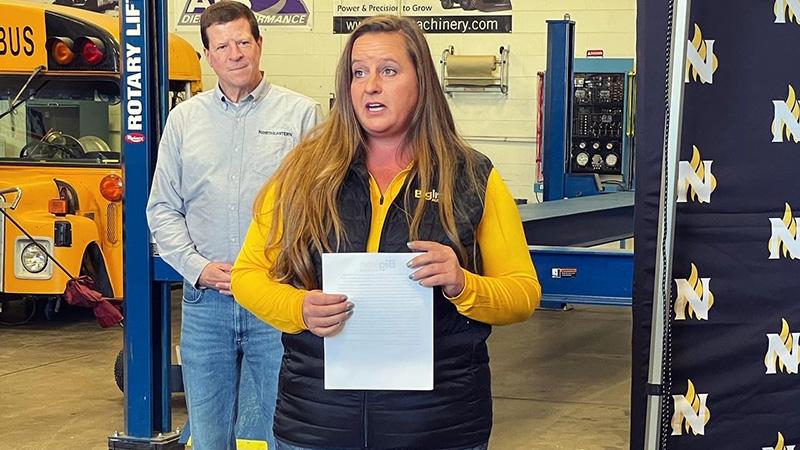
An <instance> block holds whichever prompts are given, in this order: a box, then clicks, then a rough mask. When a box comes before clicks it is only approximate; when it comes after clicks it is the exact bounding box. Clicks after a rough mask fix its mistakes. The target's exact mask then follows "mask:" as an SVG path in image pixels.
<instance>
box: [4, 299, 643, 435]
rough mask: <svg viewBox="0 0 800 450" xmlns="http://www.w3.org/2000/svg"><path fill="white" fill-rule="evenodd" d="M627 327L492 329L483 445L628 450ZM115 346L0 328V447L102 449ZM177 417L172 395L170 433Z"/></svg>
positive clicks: (558, 314) (75, 331) (86, 317)
mask: <svg viewBox="0 0 800 450" xmlns="http://www.w3.org/2000/svg"><path fill="white" fill-rule="evenodd" d="M176 294H177V293H176ZM173 303H174V305H175V306H176V308H174V309H175V310H176V311H175V314H174V320H173V323H174V328H173V329H174V330H178V329H179V328H178V321H179V317H180V315H179V312H178V311H177V309H178V306H179V305H180V299H179V297H178V298H175V299H174V300H173ZM630 330H631V321H630V309H628V308H618V307H605V308H604V307H579V308H576V309H575V310H572V311H537V312H536V314H534V317H533V318H532V319H531V320H529V321H528V322H526V323H524V324H518V325H512V326H509V327H502V328H495V331H494V334H493V335H492V338H491V340H490V351H491V358H492V372H493V392H494V397H495V403H494V412H495V419H494V423H495V425H494V431H493V434H492V439H491V448H492V449H494V450H515V449H520V450H523V449H524V450H531V449H536V450H551V449H552V450H555V449H569V450H578V449H603V450H605V449H623V448H628V427H629V421H630V407H629V391H630V332H631V331H630ZM175 339H177V337H175ZM121 346H122V330H121V329H110V330H103V329H101V328H99V327H98V326H97V325H96V323H95V321H94V318H93V317H92V316H91V314H85V311H79V312H76V311H72V312H67V313H65V314H64V315H63V316H62V317H60V318H58V319H57V320H55V321H49V322H48V321H46V320H45V319H44V318H41V317H40V318H38V320H35V321H34V322H32V323H29V324H27V325H22V326H15V327H8V326H2V325H0V449H15V450H16V449H26V450H27V449H31V450H33V449H68V450H72V449H75V450H90V449H97V450H102V449H106V448H107V443H106V437H107V436H108V435H109V434H110V433H113V432H114V430H122V429H124V418H123V397H122V394H121V393H120V392H119V390H118V389H117V387H116V385H115V383H114V378H113V366H114V358H115V356H116V354H117V352H118V351H119V349H120V348H121ZM185 418H186V409H185V404H184V402H183V397H182V396H181V395H175V396H173V426H180V425H181V424H182V423H183V422H184V421H185Z"/></svg>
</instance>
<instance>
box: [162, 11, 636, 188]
mask: <svg viewBox="0 0 800 450" xmlns="http://www.w3.org/2000/svg"><path fill="white" fill-rule="evenodd" d="M170 2H171V3H170V8H171V11H172V13H171V16H172V17H171V18H172V21H171V23H172V24H173V30H176V27H175V26H174V24H176V23H177V17H178V15H179V13H180V10H181V8H183V7H184V5H185V2H186V0H170ZM335 4H336V3H335V0H314V1H313V11H312V22H313V24H312V29H311V30H310V31H309V30H307V29H306V30H287V29H282V28H279V27H275V28H268V29H263V28H262V30H263V31H262V33H263V36H264V53H263V57H262V66H263V68H264V70H265V72H266V74H267V77H268V78H269V79H270V80H271V81H272V82H274V83H276V84H280V85H283V86H286V87H288V88H290V89H294V90H296V91H298V92H301V93H303V94H305V95H308V96H310V97H312V98H314V99H315V100H317V101H319V102H320V103H321V104H322V105H323V108H325V109H326V108H327V105H328V100H329V98H330V94H331V93H332V92H333V83H334V72H335V67H336V62H337V61H338V58H339V54H340V52H341V49H342V48H343V47H344V43H345V40H346V39H347V36H345V35H334V34H333V32H332V21H333V8H334V5H335ZM635 6H636V1H635V0H514V1H513V8H514V9H513V23H512V29H513V32H512V33H509V34H473V35H470V34H459V35H455V34H429V35H428V36H427V37H428V42H429V43H430V47H431V53H432V55H433V57H434V58H435V59H436V60H437V61H436V62H437V67H438V57H439V55H441V53H442V51H443V50H444V49H445V48H446V47H448V46H450V45H453V46H454V47H455V49H456V53H457V54H475V55H482V54H497V52H498V49H499V47H500V46H501V45H503V46H506V45H510V48H511V53H510V58H509V59H510V63H509V74H510V82H509V84H510V88H509V94H508V96H503V95H500V94H455V95H454V96H453V97H452V98H451V99H450V100H449V101H450V106H451V109H452V111H453V115H454V116H455V118H456V122H457V124H458V126H459V129H460V130H461V133H462V134H463V135H464V136H466V137H467V138H468V140H469V141H470V142H471V143H472V144H473V145H474V146H475V148H477V149H478V150H480V151H481V152H483V153H485V154H486V155H487V156H489V157H490V158H491V159H492V161H493V162H494V164H495V166H497V168H498V170H499V171H500V174H501V175H502V176H503V178H504V179H505V181H506V183H507V184H508V186H509V188H510V189H511V192H512V193H513V195H514V196H515V197H517V198H526V199H533V198H534V193H533V183H534V181H535V173H536V170H535V152H536V143H535V137H536V104H537V95H536V83H537V79H536V73H537V72H539V71H543V70H544V69H545V61H546V52H547V42H546V40H547V26H546V22H545V21H546V20H548V19H561V18H563V16H564V13H569V14H570V16H571V18H572V20H574V21H575V22H576V43H575V54H576V56H582V55H584V54H585V52H586V50H587V49H598V48H599V49H603V50H604V51H605V56H606V57H619V58H623V57H627V58H632V57H634V55H635V49H636V36H635V29H636V11H635ZM177 31H178V32H179V34H181V35H182V36H184V37H186V38H187V39H189V40H190V42H192V43H193V44H194V45H195V46H196V48H197V49H198V50H201V49H202V44H201V41H200V36H199V31H200V30H199V26H198V27H197V29H196V30H192V29H186V28H183V27H181V28H179V29H177ZM203 71H204V72H203V73H204V79H203V81H204V84H205V87H206V88H209V87H210V86H213V85H214V83H215V81H214V80H215V78H214V75H213V72H212V71H211V70H210V68H209V67H208V66H207V65H206V64H205V62H204V63H203Z"/></svg>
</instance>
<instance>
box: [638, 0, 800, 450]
mask: <svg viewBox="0 0 800 450" xmlns="http://www.w3.org/2000/svg"><path fill="white" fill-rule="evenodd" d="M638 7H639V10H638V15H639V25H638V29H637V36H638V39H639V48H638V51H637V56H638V69H639V70H638V74H637V78H638V93H639V97H638V101H637V111H638V112H639V114H638V117H637V134H636V135H637V155H636V159H637V161H636V177H637V183H636V190H637V191H636V225H635V234H636V258H635V259H636V261H635V264H636V270H635V279H634V311H633V317H634V338H633V369H632V370H633V379H632V402H631V408H632V411H631V417H632V420H631V448H642V445H643V442H644V417H645V414H644V406H645V401H646V397H645V394H644V383H645V382H646V379H647V360H648V359H647V358H648V346H649V337H650V334H649V333H650V330H649V322H650V318H651V305H652V298H653V278H654V259H655V244H656V242H655V241H656V233H657V224H656V222H657V217H658V208H659V205H658V194H659V189H660V185H659V183H660V176H661V174H660V168H661V158H662V156H661V152H662V147H663V144H662V142H663V129H664V116H663V111H662V110H663V108H662V107H661V105H663V104H664V86H665V71H666V54H665V48H666V42H665V39H664V37H663V36H664V35H665V34H664V31H665V30H666V29H667V15H668V11H667V7H666V6H654V5H653V2H646V1H644V0H639V2H638ZM798 48H800V0H770V1H762V2H753V1H750V0H727V1H722V0H716V1H706V2H693V6H692V12H691V16H690V25H689V39H688V47H687V49H688V58H687V63H688V64H687V65H688V67H687V73H686V80H687V82H686V85H685V87H686V93H685V101H684V123H683V136H682V144H681V149H680V158H679V159H680V163H679V171H678V199H677V201H678V206H677V214H676V230H675V245H674V258H673V263H672V268H673V273H672V277H671V282H672V299H671V304H670V332H671V333H670V347H669V348H670V349H671V358H668V359H667V360H666V361H665V373H666V374H667V376H668V378H667V380H666V381H667V383H666V387H667V389H668V392H667V395H665V397H664V400H665V401H664V407H665V408H666V411H665V417H666V418H667V421H668V423H666V424H665V425H666V426H665V427H664V428H663V429H664V431H663V434H664V437H666V439H667V440H666V442H667V447H668V448H669V449H670V450H672V449H717V448H719V449H723V448H724V449H728V448H731V449H733V448H735V449H776V450H777V449H781V450H790V449H793V448H794V447H795V446H798V448H800V410H798V409H797V408H796V405H797V404H800V373H798V372H799V371H798V368H799V367H798V366H800V301H798V299H797V296H796V293H797V292H800V276H798V275H800V260H798V259H800V240H798V230H797V217H798V216H800V194H798V193H800V176H798V174H797V168H798V167H800V102H798V98H799V97H800V58H798V51H797V49H798Z"/></svg>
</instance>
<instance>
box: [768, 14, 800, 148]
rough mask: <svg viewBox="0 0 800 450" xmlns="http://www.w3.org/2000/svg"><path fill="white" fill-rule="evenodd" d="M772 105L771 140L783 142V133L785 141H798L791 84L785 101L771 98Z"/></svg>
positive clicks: (799, 120)
mask: <svg viewBox="0 0 800 450" xmlns="http://www.w3.org/2000/svg"><path fill="white" fill-rule="evenodd" d="M798 1H800V0H798ZM772 106H773V108H774V110H775V119H774V120H773V121H772V142H783V138H784V135H785V136H786V140H787V141H794V143H795V144H797V143H798V142H800V101H798V100H797V96H796V95H795V93H794V88H793V87H792V85H791V84H790V85H789V96H788V97H787V98H786V101H783V100H773V101H772Z"/></svg>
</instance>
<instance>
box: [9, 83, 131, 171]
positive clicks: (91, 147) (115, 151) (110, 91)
mask: <svg viewBox="0 0 800 450" xmlns="http://www.w3.org/2000/svg"><path fill="white" fill-rule="evenodd" d="M26 80H27V77H25V76H2V77H0V115H2V114H3V113H6V112H8V111H9V109H11V108H12V107H13V105H12V104H11V102H12V101H14V98H15V96H16V95H17V93H18V92H19V89H20V88H21V87H22V86H23V85H24V84H25V82H26ZM17 102H18V103H20V105H19V106H18V107H16V108H15V109H14V110H13V111H11V113H9V114H6V115H5V116H3V117H2V118H0V164H6V163H17V162H18V163H39V164H58V165H64V164H80V165H86V164H92V165H94V164H97V165H109V164H112V165H119V163H120V94H119V81H118V80H116V79H113V78H108V79H104V78H87V77H81V78H79V79H78V78H67V77H48V76H42V75H40V76H38V77H36V78H34V79H33V80H32V82H31V83H30V85H29V86H28V87H27V89H26V90H25V91H23V92H22V93H21V95H20V96H19V100H17Z"/></svg>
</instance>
